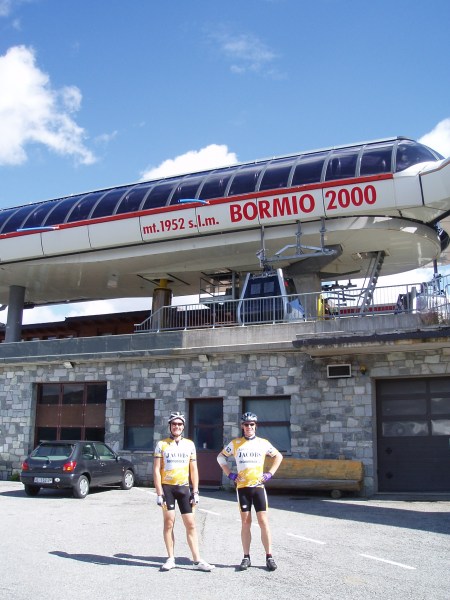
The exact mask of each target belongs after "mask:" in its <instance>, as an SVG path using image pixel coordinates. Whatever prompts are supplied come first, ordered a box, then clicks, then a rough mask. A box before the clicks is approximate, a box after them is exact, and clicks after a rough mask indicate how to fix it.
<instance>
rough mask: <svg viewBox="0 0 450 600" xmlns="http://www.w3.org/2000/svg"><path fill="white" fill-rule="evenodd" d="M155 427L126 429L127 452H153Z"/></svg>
mask: <svg viewBox="0 0 450 600" xmlns="http://www.w3.org/2000/svg"><path fill="white" fill-rule="evenodd" d="M153 430H154V428H153V427H125V440H124V445H123V447H124V449H125V450H153Z"/></svg>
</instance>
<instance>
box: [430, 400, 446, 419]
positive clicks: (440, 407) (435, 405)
mask: <svg viewBox="0 0 450 600" xmlns="http://www.w3.org/2000/svg"><path fill="white" fill-rule="evenodd" d="M431 414H432V415H444V414H449V415H450V398H431Z"/></svg>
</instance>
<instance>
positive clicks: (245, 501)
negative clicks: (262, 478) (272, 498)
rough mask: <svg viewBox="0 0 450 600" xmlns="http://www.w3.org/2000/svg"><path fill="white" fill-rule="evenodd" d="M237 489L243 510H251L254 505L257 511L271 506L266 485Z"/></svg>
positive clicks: (240, 506)
mask: <svg viewBox="0 0 450 600" xmlns="http://www.w3.org/2000/svg"><path fill="white" fill-rule="evenodd" d="M236 491H237V497H238V502H239V508H240V510H241V512H250V511H251V509H252V506H254V507H255V511H256V512H260V511H263V510H267V509H268V508H269V505H268V503H267V494H266V488H265V487H263V486H259V487H244V488H237V490H236Z"/></svg>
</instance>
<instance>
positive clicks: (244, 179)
mask: <svg viewBox="0 0 450 600" xmlns="http://www.w3.org/2000/svg"><path fill="white" fill-rule="evenodd" d="M263 166H264V165H254V166H251V167H243V168H242V169H239V171H237V173H236V175H235V176H234V178H233V181H232V182H231V186H230V189H229V191H228V196H236V195H237V194H247V193H249V192H254V191H255V189H256V184H257V183H258V178H259V175H260V173H261V171H262V169H263Z"/></svg>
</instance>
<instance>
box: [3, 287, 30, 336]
mask: <svg viewBox="0 0 450 600" xmlns="http://www.w3.org/2000/svg"><path fill="white" fill-rule="evenodd" d="M24 302H25V288H24V287H22V286H20V285H12V286H11V287H10V288H9V303H8V319H7V321H6V328H5V342H20V340H21V337H22V315H23V306H24Z"/></svg>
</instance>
